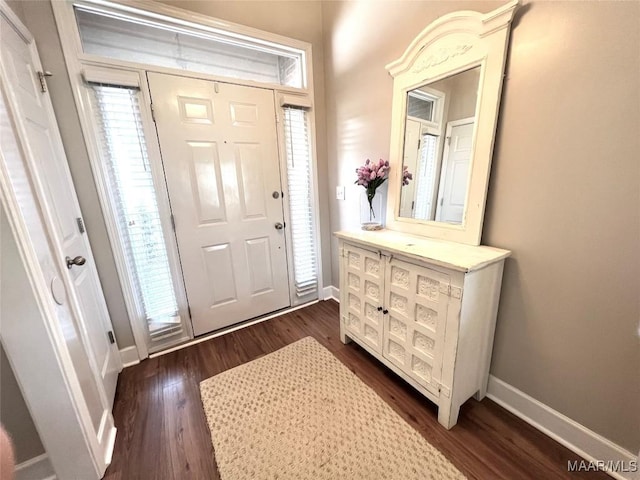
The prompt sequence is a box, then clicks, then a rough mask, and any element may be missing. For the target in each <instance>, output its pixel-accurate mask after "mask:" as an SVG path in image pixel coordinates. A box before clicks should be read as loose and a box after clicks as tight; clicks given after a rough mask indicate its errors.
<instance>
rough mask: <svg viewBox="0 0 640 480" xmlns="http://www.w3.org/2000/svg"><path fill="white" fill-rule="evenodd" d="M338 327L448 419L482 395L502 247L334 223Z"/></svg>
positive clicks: (343, 336) (503, 254) (447, 421)
mask: <svg viewBox="0 0 640 480" xmlns="http://www.w3.org/2000/svg"><path fill="white" fill-rule="evenodd" d="M336 235H337V236H338V238H339V239H340V336H341V339H342V341H343V342H344V343H347V342H349V341H350V340H353V341H355V342H357V343H358V344H360V345H361V346H362V347H363V348H365V350H367V351H368V352H369V353H370V354H372V355H373V356H374V357H376V358H377V359H378V360H380V361H381V362H382V363H383V364H385V365H386V366H387V367H389V368H390V369H391V370H393V371H394V372H396V373H397V374H398V375H400V376H401V377H402V378H404V379H405V380H406V381H407V382H408V383H410V384H411V385H412V386H413V387H415V388H416V389H417V390H418V391H420V392H421V393H422V394H423V395H425V396H426V397H427V398H429V399H430V400H431V401H433V402H434V403H436V404H437V405H438V407H439V408H438V421H439V422H440V423H441V424H442V425H444V426H445V427H446V428H451V427H452V426H453V425H455V424H456V422H457V419H458V412H459V409H460V406H461V405H462V403H464V402H465V401H466V400H467V399H469V398H470V397H471V396H473V395H475V396H476V398H477V399H482V398H483V397H484V396H485V394H486V388H487V380H488V376H489V365H490V361H491V350H492V347H493V334H494V330H495V321H496V315H497V310H498V301H499V298H500V287H501V283H502V269H503V265H504V259H505V258H506V257H508V256H509V254H510V252H509V251H507V250H501V249H496V248H490V247H477V246H469V245H462V244H458V243H454V242H447V241H443V240H433V239H428V238H423V237H418V236H413V235H408V234H403V233H399V232H394V231H389V230H383V231H379V232H338V233H337V234H336Z"/></svg>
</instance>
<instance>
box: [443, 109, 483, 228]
mask: <svg viewBox="0 0 640 480" xmlns="http://www.w3.org/2000/svg"><path fill="white" fill-rule="evenodd" d="M473 126H474V119H473V118H471V119H465V120H457V121H455V122H450V123H449V124H448V125H447V135H446V136H447V143H446V144H445V147H444V155H443V157H444V160H443V163H442V179H441V185H440V192H439V194H438V196H439V198H438V209H437V212H436V220H438V221H440V222H449V223H462V216H463V214H464V203H465V201H466V199H467V184H468V183H469V163H470V161H471V151H472V148H473Z"/></svg>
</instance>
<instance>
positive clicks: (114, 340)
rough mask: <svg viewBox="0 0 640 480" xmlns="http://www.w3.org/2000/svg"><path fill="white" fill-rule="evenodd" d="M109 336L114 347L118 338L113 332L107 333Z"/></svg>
mask: <svg viewBox="0 0 640 480" xmlns="http://www.w3.org/2000/svg"><path fill="white" fill-rule="evenodd" d="M107 336H108V337H109V342H111V344H112V345H113V344H114V343H116V338H115V337H114V336H113V332H112V331H111V330H109V331H108V332H107Z"/></svg>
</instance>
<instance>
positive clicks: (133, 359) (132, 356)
mask: <svg viewBox="0 0 640 480" xmlns="http://www.w3.org/2000/svg"><path fill="white" fill-rule="evenodd" d="M120 360H121V361H122V366H123V367H125V368H126V367H132V366H133V365H137V364H139V363H140V358H139V357H138V349H137V348H136V346H135V345H134V346H132V347H126V348H122V349H120Z"/></svg>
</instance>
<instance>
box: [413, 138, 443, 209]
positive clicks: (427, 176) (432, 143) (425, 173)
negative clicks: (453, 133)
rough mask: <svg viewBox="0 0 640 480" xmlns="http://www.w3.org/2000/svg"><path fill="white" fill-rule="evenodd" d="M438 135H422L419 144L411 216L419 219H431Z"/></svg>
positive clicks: (435, 180)
mask: <svg viewBox="0 0 640 480" xmlns="http://www.w3.org/2000/svg"><path fill="white" fill-rule="evenodd" d="M437 146H438V137H437V136H435V135H429V134H427V135H423V136H422V145H421V146H420V163H419V164H418V172H417V175H416V198H417V199H419V200H418V201H417V202H416V205H415V209H414V211H413V218H419V219H420V220H432V218H431V211H432V209H433V205H432V203H433V194H434V189H435V187H436V182H437V181H438V179H437V178H436V148H437Z"/></svg>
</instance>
